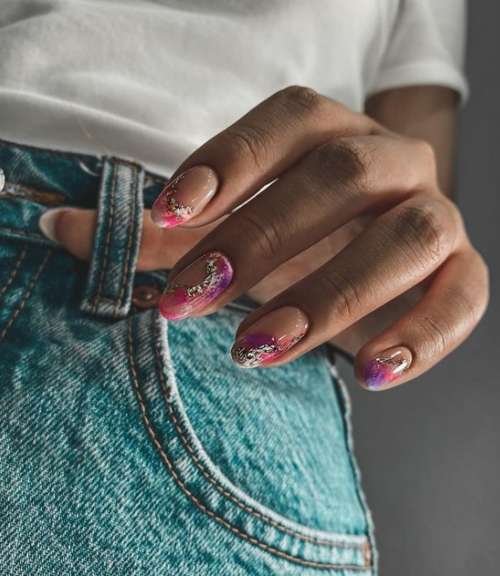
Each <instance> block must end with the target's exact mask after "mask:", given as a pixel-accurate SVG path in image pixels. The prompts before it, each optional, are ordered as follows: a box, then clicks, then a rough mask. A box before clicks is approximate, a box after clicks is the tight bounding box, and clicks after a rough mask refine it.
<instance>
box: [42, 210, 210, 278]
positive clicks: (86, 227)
mask: <svg viewBox="0 0 500 576" xmlns="http://www.w3.org/2000/svg"><path fill="white" fill-rule="evenodd" d="M96 222H97V212H96V210H87V209H83V208H72V207H69V206H62V207H60V208H52V209H49V210H46V211H45V212H44V213H43V214H42V216H41V217H40V220H39V221H38V225H39V228H40V230H41V231H42V232H43V234H44V235H45V236H46V237H47V238H49V239H50V240H53V241H54V242H57V243H58V244H60V245H62V246H63V247H64V248H65V249H66V250H67V251H68V252H69V253H70V254H72V255H73V256H76V257H77V258H79V259H81V260H86V261H89V260H90V257H91V255H92V249H93V246H94V236H95V229H96ZM216 225H217V222H215V223H211V224H209V225H205V226H201V227H197V228H196V229H186V228H184V229H183V228H181V227H178V228H174V229H170V230H169V229H162V228H159V227H158V226H157V225H155V223H154V222H153V220H152V219H151V210H144V218H143V227H142V239H141V246H140V250H139V258H138V262H137V269H138V270H158V269H162V268H172V267H173V266H174V264H175V263H176V262H177V260H178V259H179V258H180V257H181V256H183V255H184V254H185V253H186V252H188V251H189V250H190V249H191V248H192V247H193V246H194V245H195V244H197V243H198V242H199V241H200V240H201V239H202V238H203V237H204V236H205V235H206V234H207V233H208V232H209V231H211V230H212V229H213V228H215V226H216Z"/></svg>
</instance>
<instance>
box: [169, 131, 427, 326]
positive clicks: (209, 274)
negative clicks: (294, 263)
mask: <svg viewBox="0 0 500 576" xmlns="http://www.w3.org/2000/svg"><path fill="white" fill-rule="evenodd" d="M427 164H428V158H427V156H426V152H425V149H423V148H422V147H421V146H420V144H419V143H417V142H416V141H413V140H410V139H403V138H400V137H392V136H383V137H382V136H362V137H351V138H343V139H335V140H332V141H330V142H328V143H326V144H323V145H322V146H320V147H318V148H316V149H315V150H313V151H312V152H310V153H309V154H308V155H307V156H305V157H304V158H303V159H302V160H301V161H300V162H299V163H297V164H296V165H295V166H293V167H292V168H291V169H290V170H289V171H288V172H286V173H285V174H284V175H283V176H282V177H281V178H280V179H279V180H278V181H276V182H275V183H274V184H272V185H271V186H270V187H269V188H268V190H267V191H266V194H262V195H259V196H257V197H256V198H254V199H253V200H252V201H250V202H249V203H247V204H246V205H245V206H243V207H242V208H240V210H238V211H237V212H235V213H234V214H232V215H231V216H229V217H228V218H227V219H226V220H225V221H224V222H223V223H221V224H220V225H219V226H218V227H217V228H216V229H215V230H214V231H213V232H212V233H210V234H209V235H208V236H207V237H206V238H204V239H203V240H202V241H201V242H200V243H199V244H198V245H197V246H196V247H195V248H194V249H193V250H191V251H190V252H189V253H188V254H187V255H186V256H185V257H183V258H182V259H181V261H180V262H179V263H178V264H177V265H176V266H175V268H174V270H173V271H172V273H171V276H170V278H171V281H170V284H169V287H168V288H167V290H166V292H165V294H164V295H163V297H162V300H161V305H160V309H161V312H162V314H163V315H164V316H165V317H167V318H169V319H180V318H184V317H186V316H189V315H192V314H200V313H210V312H213V311H214V310H216V309H217V308H219V307H221V306H223V305H224V304H226V303H227V302H229V301H230V300H232V299H234V298H236V297H238V296H239V295H241V294H243V293H245V292H247V291H248V290H249V289H250V288H251V287H252V286H253V285H255V284H256V283H257V282H259V281H260V280H261V279H262V278H264V277H265V276H267V275H268V274H269V273H270V272H272V271H273V270H274V269H275V268H277V267H278V266H279V265H280V264H282V263H283V262H285V261H287V260H288V259H290V258H292V257H293V256H295V255H296V254H298V253H300V252H302V251H304V250H305V249H307V248H309V247H310V246H312V245H313V244H315V243H317V242H318V241H319V240H321V239H322V238H324V237H325V236H327V235H328V234H330V233H331V232H333V231H334V230H336V229H337V228H339V227H340V226H342V225H344V224H345V223H347V222H349V221H350V220H351V219H352V218H354V217H355V216H358V215H359V214H360V213H363V212H365V211H367V210H368V209H372V210H374V209H376V208H379V209H383V208H386V207H388V206H390V205H391V204H394V203H396V202H398V201H401V200H402V199H403V198H404V197H406V196H408V195H409V194H411V193H412V191H413V190H415V189H418V188H421V187H423V186H425V185H427V184H428V183H427V182H425V180H426V178H427V177H428V169H427ZM381 167H383V168H381ZM429 178H430V175H429Z"/></svg>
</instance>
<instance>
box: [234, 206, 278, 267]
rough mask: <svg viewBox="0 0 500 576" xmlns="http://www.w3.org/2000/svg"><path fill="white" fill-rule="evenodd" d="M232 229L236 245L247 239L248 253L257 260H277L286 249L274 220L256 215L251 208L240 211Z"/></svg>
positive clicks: (236, 214)
mask: <svg viewBox="0 0 500 576" xmlns="http://www.w3.org/2000/svg"><path fill="white" fill-rule="evenodd" d="M232 220H233V222H232V224H231V225H232V228H233V230H234V231H235V236H236V237H235V239H234V241H235V242H236V243H241V238H244V239H245V245H246V246H247V249H248V251H250V252H251V253H253V254H254V255H255V257H256V258H258V259H264V260H270V259H273V258H276V255H277V254H279V253H280V252H281V251H282V249H283V248H284V237H283V234H282V233H281V232H280V229H279V226H278V225H277V224H275V223H274V222H273V221H272V219H270V218H265V217H263V216H262V215H261V214H256V213H255V212H254V211H252V210H251V209H250V208H247V209H245V210H239V211H238V212H236V213H235V214H234V215H233V218H232Z"/></svg>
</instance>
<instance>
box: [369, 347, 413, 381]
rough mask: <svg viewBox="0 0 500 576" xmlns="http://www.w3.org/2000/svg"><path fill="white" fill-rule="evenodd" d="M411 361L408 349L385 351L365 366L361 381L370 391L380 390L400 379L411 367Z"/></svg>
mask: <svg viewBox="0 0 500 576" xmlns="http://www.w3.org/2000/svg"><path fill="white" fill-rule="evenodd" d="M412 360H413V359H412V354H411V352H410V350H408V348H404V347H401V346H400V347H397V348H390V349H389V350H385V351H384V352H382V353H381V354H380V355H379V356H377V357H375V358H374V359H373V360H370V361H369V362H368V364H367V365H366V366H365V369H364V372H363V380H364V382H365V383H366V386H367V387H368V388H369V389H370V390H381V389H383V388H385V387H386V386H387V384H390V383H391V382H394V381H395V380H397V379H398V378H400V377H401V375H402V374H403V373H404V372H406V371H407V370H408V368H409V367H410V366H411V363H412Z"/></svg>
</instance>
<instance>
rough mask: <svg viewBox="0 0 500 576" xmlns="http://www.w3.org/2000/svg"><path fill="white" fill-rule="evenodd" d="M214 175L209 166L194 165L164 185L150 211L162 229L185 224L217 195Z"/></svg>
mask: <svg viewBox="0 0 500 576" xmlns="http://www.w3.org/2000/svg"><path fill="white" fill-rule="evenodd" d="M218 183H219V182H218V179H217V174H216V173H215V172H214V171H213V170H212V168H210V167H209V166H193V167H192V168H188V169H187V170H185V171H184V172H182V173H181V174H179V175H178V176H177V177H176V178H174V179H173V180H171V181H170V182H168V183H167V185H166V186H165V188H164V189H163V190H162V191H161V192H160V194H159V196H158V198H156V200H155V202H154V204H153V206H152V208H151V219H152V220H153V222H154V223H155V224H156V225H157V226H160V227H161V228H173V227H174V226H178V225H179V224H184V223H185V222H187V221H188V220H190V219H191V218H193V216H196V215H197V214H199V213H200V212H201V211H202V210H203V208H204V207H205V206H206V205H207V204H208V202H209V200H210V199H211V198H212V196H213V195H214V194H215V193H216V192H217V186H218Z"/></svg>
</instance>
